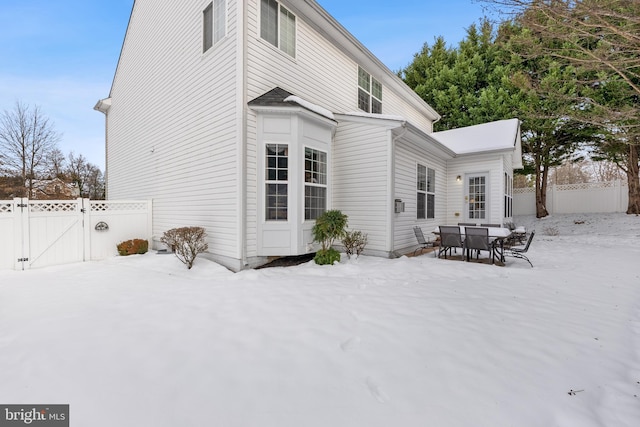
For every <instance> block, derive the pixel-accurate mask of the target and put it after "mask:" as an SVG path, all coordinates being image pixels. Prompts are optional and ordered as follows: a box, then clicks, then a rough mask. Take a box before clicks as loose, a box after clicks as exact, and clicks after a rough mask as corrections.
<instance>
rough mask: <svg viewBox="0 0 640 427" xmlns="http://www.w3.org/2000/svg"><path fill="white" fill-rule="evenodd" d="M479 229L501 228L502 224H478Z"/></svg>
mask: <svg viewBox="0 0 640 427" xmlns="http://www.w3.org/2000/svg"><path fill="white" fill-rule="evenodd" d="M480 227H491V228H502V224H480Z"/></svg>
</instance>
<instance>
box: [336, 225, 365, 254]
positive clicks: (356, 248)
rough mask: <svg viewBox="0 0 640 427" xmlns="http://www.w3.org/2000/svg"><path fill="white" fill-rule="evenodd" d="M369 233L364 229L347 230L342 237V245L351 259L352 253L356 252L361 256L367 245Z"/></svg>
mask: <svg viewBox="0 0 640 427" xmlns="http://www.w3.org/2000/svg"><path fill="white" fill-rule="evenodd" d="M367 237H368V236H367V233H363V232H362V231H357V230H355V231H347V232H345V233H344V237H343V238H342V245H343V246H344V250H345V252H346V253H347V257H348V258H349V259H351V255H353V254H354V253H355V254H356V258H357V257H359V256H360V254H361V253H362V251H364V248H365V246H367Z"/></svg>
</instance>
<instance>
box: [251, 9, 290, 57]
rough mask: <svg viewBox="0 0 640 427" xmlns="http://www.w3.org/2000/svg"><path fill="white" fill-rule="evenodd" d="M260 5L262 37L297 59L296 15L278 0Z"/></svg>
mask: <svg viewBox="0 0 640 427" xmlns="http://www.w3.org/2000/svg"><path fill="white" fill-rule="evenodd" d="M260 4H261V5H260V37H262V38H263V39H264V40H266V41H268V42H269V43H271V44H272V45H274V46H275V47H277V48H279V49H280V50H282V51H283V52H285V53H287V54H288V55H291V56H294V57H295V56H296V17H295V15H294V14H293V13H291V12H290V11H289V10H287V9H286V8H285V7H284V6H282V5H281V4H279V3H278V2H277V1H276V0H261V2H260Z"/></svg>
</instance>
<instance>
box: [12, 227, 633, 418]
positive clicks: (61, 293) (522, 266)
mask: <svg viewBox="0 0 640 427" xmlns="http://www.w3.org/2000/svg"><path fill="white" fill-rule="evenodd" d="M518 222H519V223H521V224H522V223H524V224H526V225H527V226H528V227H529V229H531V228H535V229H536V231H537V234H536V238H535V239H534V241H533V244H532V247H531V249H530V251H529V255H530V258H531V260H532V262H533V264H534V268H530V267H529V264H527V263H526V262H524V261H519V260H514V259H507V266H506V267H498V266H491V265H483V264H473V263H463V262H460V261H453V260H439V259H435V258H434V257H433V255H431V254H428V255H427V254H425V255H423V256H419V257H415V258H406V257H403V258H399V259H394V260H387V259H380V258H373V257H361V258H360V259H359V260H356V261H347V260H345V259H343V261H342V263H341V264H339V265H336V266H332V267H328V266H316V265H314V264H313V262H310V263H307V264H303V265H300V266H296V267H285V268H271V269H262V270H252V271H244V272H241V273H238V274H233V273H230V272H229V271H227V270H225V269H224V268H222V267H220V266H219V265H216V264H215V263H212V262H209V261H206V260H203V259H199V260H197V261H196V264H195V266H194V268H193V269H192V270H191V271H188V270H187V269H186V268H185V267H184V266H183V265H182V264H181V263H180V262H179V261H178V260H177V259H176V258H175V257H174V256H172V255H158V254H155V253H149V254H146V255H142V256H129V257H116V258H112V259H109V260H107V261H104V262H92V263H84V264H74V265H66V266H59V267H54V268H45V269H40V270H30V271H24V272H21V271H0V368H1V369H0V403H3V404H11V403H15V404H43V403H44V404H54V403H61V404H67V403H68V404H70V405H71V406H70V410H71V413H70V415H71V416H70V419H71V425H72V426H77V427H84V426H88V427H102V426H104V427H113V426H120V427H122V426H138V427H139V426H155V427H164V426H167V427H169V426H171V427H173V426H233V427H235V426H242V427H244V426H274V427H275V426H277V427H287V426H291V427H303V426H304V427H307V426H323V427H325V426H333V427H336V426H367V427H371V426H403V427H407V426H438V427H442V426H444V427H457V426H460V427H462V426H465V427H467V426H474V427H476V426H487V427H501V426H516V427H527V426H531V427H538V426H544V427H550V426H563V427H565V426H566V427H568V426H575V427H591V426H607V427H609V426H615V427H623V426H629V427H631V426H634V427H635V426H637V425H640V265H639V264H640V245H639V244H638V242H640V217H637V216H628V215H624V214H607V215H566V216H555V217H551V218H547V219H543V220H535V218H528V217H527V218H518ZM576 222H578V224H577V223H576Z"/></svg>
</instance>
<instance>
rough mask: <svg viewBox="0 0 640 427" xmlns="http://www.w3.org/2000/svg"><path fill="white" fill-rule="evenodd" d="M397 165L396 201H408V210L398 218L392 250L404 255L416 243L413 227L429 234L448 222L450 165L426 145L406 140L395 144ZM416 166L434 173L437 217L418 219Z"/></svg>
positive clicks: (435, 214) (395, 179)
mask: <svg viewBox="0 0 640 427" xmlns="http://www.w3.org/2000/svg"><path fill="white" fill-rule="evenodd" d="M394 163H395V167H394V172H395V174H394V198H395V199H401V200H402V201H403V202H405V211H404V212H402V213H400V214H396V215H395V220H394V231H393V238H394V243H393V245H394V246H393V249H394V250H395V251H400V252H402V251H403V250H405V249H407V250H408V249H409V248H411V247H414V246H415V245H416V243H417V242H416V238H415V235H414V234H413V227H414V226H416V225H419V226H420V227H422V231H423V232H424V233H425V235H429V233H431V231H432V230H433V229H434V228H435V227H436V226H437V225H439V224H445V223H446V221H445V219H444V218H446V209H447V206H446V198H447V197H446V196H447V185H446V182H445V179H444V177H445V176H446V171H447V165H446V162H445V160H443V159H442V158H440V157H439V156H437V155H435V154H433V153H431V152H429V151H427V149H426V145H422V144H421V145H415V144H411V143H409V142H407V141H405V140H403V139H401V140H400V141H398V142H397V143H396V149H395V155H394ZM416 163H418V164H422V165H428V167H429V169H432V170H433V171H434V176H435V181H434V182H433V191H434V194H436V195H437V198H436V203H435V205H434V218H425V219H417V210H418V206H417V197H416V170H417V168H416ZM425 194H426V192H425Z"/></svg>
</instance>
